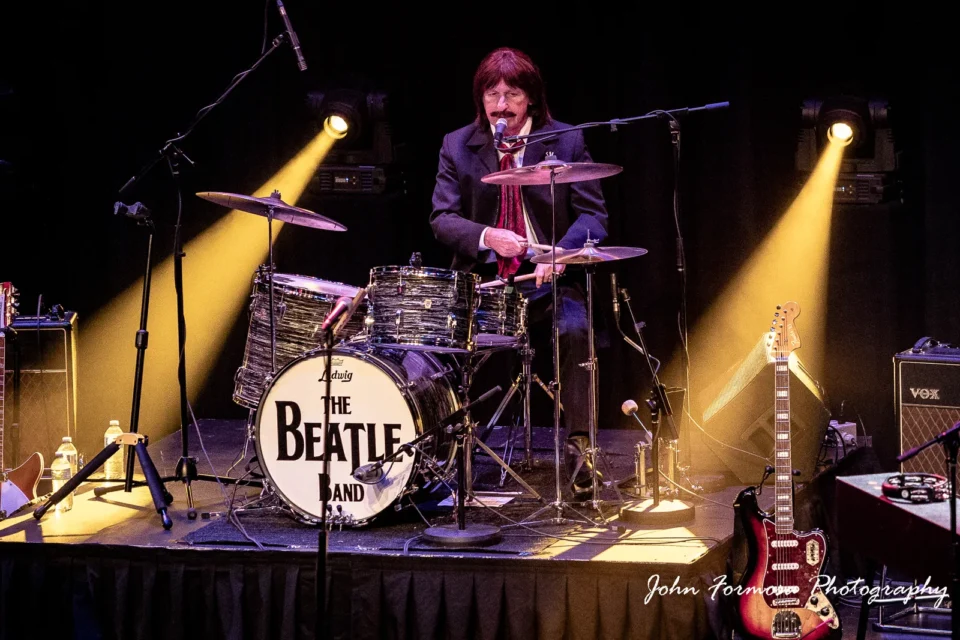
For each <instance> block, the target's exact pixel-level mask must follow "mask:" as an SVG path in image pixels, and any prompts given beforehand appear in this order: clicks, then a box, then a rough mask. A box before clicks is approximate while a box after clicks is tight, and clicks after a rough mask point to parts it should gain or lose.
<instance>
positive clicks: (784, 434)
mask: <svg viewBox="0 0 960 640" xmlns="http://www.w3.org/2000/svg"><path fill="white" fill-rule="evenodd" d="M775 367H776V399H775V400H776V402H775V407H776V410H775V411H774V414H775V418H776V438H777V447H776V456H777V464H776V476H777V477H776V485H775V486H776V492H777V503H776V505H775V507H776V508H775V512H776V516H775V517H776V520H775V522H776V528H777V533H790V532H791V531H793V463H792V462H791V452H790V366H789V356H788V355H781V354H778V355H777V359H776V364H775Z"/></svg>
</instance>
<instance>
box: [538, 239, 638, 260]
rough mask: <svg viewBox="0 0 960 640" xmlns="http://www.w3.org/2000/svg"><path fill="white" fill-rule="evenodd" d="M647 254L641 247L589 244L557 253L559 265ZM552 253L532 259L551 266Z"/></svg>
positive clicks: (622, 258) (621, 258)
mask: <svg viewBox="0 0 960 640" xmlns="http://www.w3.org/2000/svg"><path fill="white" fill-rule="evenodd" d="M645 253H647V250H646V249H640V248H639V247H597V246H595V245H593V244H592V243H589V242H588V243H587V244H586V245H585V246H584V247H583V248H582V249H560V250H559V251H557V264H595V263H597V262H613V261H614V260H625V259H627V258H636V257H637V256H642V255H643V254H645ZM552 256H553V254H552V253H542V254H540V255H538V256H534V257H533V258H531V259H530V262H534V263H536V264H550V263H552V262H553V257H552Z"/></svg>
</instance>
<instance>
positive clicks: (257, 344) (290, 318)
mask: <svg viewBox="0 0 960 640" xmlns="http://www.w3.org/2000/svg"><path fill="white" fill-rule="evenodd" d="M268 277H269V273H268V272H267V271H266V270H265V269H264V268H262V267H261V268H260V269H258V270H257V274H256V276H255V278H254V282H253V293H252V294H251V298H252V300H251V302H250V325H249V328H248V329H247V345H246V348H245V350H244V353H243V364H242V365H241V366H240V368H239V369H238V370H237V373H236V375H235V376H234V383H235V386H234V393H233V401H234V402H236V403H237V404H239V405H241V406H244V407H247V408H248V409H256V408H257V404H259V402H260V396H262V395H263V391H264V389H265V388H266V382H267V380H266V378H267V376H268V375H269V374H270V372H271V370H272V367H273V363H272V359H271V354H270V285H269V281H268ZM358 291H360V288H359V287H354V286H351V285H348V284H342V283H340V282H331V281H329V280H318V279H316V278H309V277H307V276H300V275H294V274H287V273H274V274H273V306H274V323H275V325H276V334H277V370H278V371H279V370H280V369H282V368H283V367H284V365H286V364H287V363H288V362H290V361H291V360H293V359H294V358H297V357H299V356H300V355H302V354H303V353H305V352H307V351H310V350H311V349H315V348H317V347H319V346H321V344H322V342H323V335H321V333H320V325H321V324H323V320H324V318H326V316H327V313H328V312H329V311H330V309H332V308H333V306H334V305H335V304H336V302H337V299H338V298H340V297H341V296H351V297H352V296H355V295H357V292H358ZM366 313H367V310H366V304H361V305H360V306H358V307H357V310H356V312H355V313H354V314H353V316H352V317H351V318H350V319H349V320H348V321H347V324H346V325H345V327H344V328H343V330H342V331H341V332H340V335H341V336H342V337H344V338H347V337H350V336H353V335H355V334H358V333H360V332H362V331H363V320H364V316H366Z"/></svg>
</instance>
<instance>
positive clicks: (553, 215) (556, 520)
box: [524, 151, 593, 526]
mask: <svg viewBox="0 0 960 640" xmlns="http://www.w3.org/2000/svg"><path fill="white" fill-rule="evenodd" d="M540 165H544V166H549V168H550V246H551V247H554V249H553V250H552V251H551V252H550V266H551V273H552V276H551V278H552V279H553V280H554V281H553V282H552V283H551V285H550V295H551V296H552V298H553V300H552V304H553V314H552V315H553V330H552V333H553V336H552V337H553V340H552V342H553V349H552V351H553V354H552V355H553V381H552V382H550V384H549V385H547V386H548V387H549V388H550V392H552V393H551V395H553V453H554V459H553V462H554V471H555V473H554V481H555V482H554V489H555V490H556V493H555V499H554V501H553V502H551V503H550V504H547V505H545V506H543V507H542V508H540V509H538V510H537V511H535V512H533V513H532V514H531V515H529V516H527V518H525V519H524V524H526V525H528V526H533V525H536V524H554V525H558V524H577V523H580V522H583V521H586V522H587V523H590V524H593V521H592V520H590V519H589V518H587V517H586V516H584V515H583V514H581V513H579V512H578V511H576V510H575V509H573V508H572V507H571V506H570V505H569V504H568V503H566V502H564V501H563V488H562V486H561V484H560V398H561V396H560V319H559V315H558V311H557V286H556V284H557V283H556V275H557V250H556V246H557V193H556V183H557V171H558V170H560V169H562V168H563V167H564V163H563V162H562V161H560V160H558V159H557V156H556V154H554V153H553V152H552V151H548V152H546V154H545V156H544V160H543V162H541V163H540ZM591 402H592V400H591ZM574 477H576V476H574ZM568 510H569V511H573V512H574V513H575V514H576V515H577V516H579V519H578V520H571V519H569V518H564V517H563V514H564V512H565V511H568ZM549 511H553V512H554V515H553V517H551V518H548V519H546V520H536V518H537V517H538V516H539V515H540V514H541V513H546V512H549ZM528 520H534V521H535V522H528Z"/></svg>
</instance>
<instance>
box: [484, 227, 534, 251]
mask: <svg viewBox="0 0 960 640" xmlns="http://www.w3.org/2000/svg"><path fill="white" fill-rule="evenodd" d="M483 243H484V244H485V245H487V246H488V247H490V248H491V249H493V250H494V252H495V253H496V254H497V255H498V256H503V257H504V258H515V257H516V256H521V255H523V254H524V253H526V251H527V239H526V238H524V237H523V236H520V235H517V234H516V233H514V232H513V231H510V230H509V229H494V228H493V227H489V228H488V229H487V232H486V233H485V234H484V235H483Z"/></svg>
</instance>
